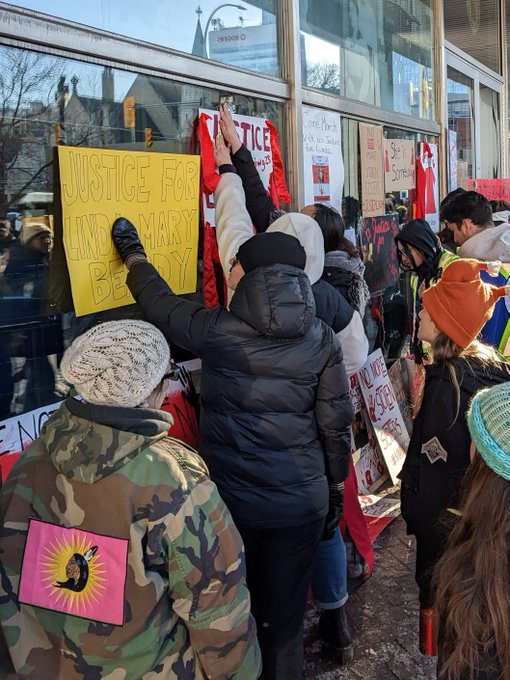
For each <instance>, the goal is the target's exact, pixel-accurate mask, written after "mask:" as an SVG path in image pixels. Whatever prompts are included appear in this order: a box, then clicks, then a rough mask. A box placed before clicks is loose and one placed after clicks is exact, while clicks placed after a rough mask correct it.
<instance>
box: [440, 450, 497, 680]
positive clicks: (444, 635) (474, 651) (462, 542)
mask: <svg viewBox="0 0 510 680" xmlns="http://www.w3.org/2000/svg"><path fill="white" fill-rule="evenodd" d="M460 512H461V517H460V519H459V520H458V522H457V524H456V526H455V528H454V530H453V531H452V534H451V536H450V539H449V541H448V547H447V549H446V551H445V553H444V554H443V556H442V558H441V560H440V561H439V563H438V565H437V567H436V571H435V575H434V584H435V591H436V607H437V610H438V614H439V622H440V625H439V640H438V651H439V655H438V656H439V661H438V678H439V680H442V679H444V680H446V679H448V680H473V679H474V678H476V677H477V671H480V670H484V669H487V666H488V664H490V663H491V662H492V664H493V665H494V664H495V665H496V666H499V667H500V669H501V671H500V672H501V675H498V671H499V669H497V668H494V669H491V670H492V672H493V674H492V675H490V676H489V675H487V677H491V678H494V680H496V678H498V680H500V679H501V680H510V482H508V481H506V480H505V479H503V478H502V477H500V476H499V475H497V474H496V473H495V472H493V471H492V470H491V469H490V468H489V467H487V465H486V464H485V463H484V461H483V459H482V458H481V457H480V456H479V455H477V456H476V457H475V460H474V461H473V463H472V464H471V466H470V468H469V470H468V473H467V475H466V479H465V482H464V495H463V499H462V502H461V506H460Z"/></svg>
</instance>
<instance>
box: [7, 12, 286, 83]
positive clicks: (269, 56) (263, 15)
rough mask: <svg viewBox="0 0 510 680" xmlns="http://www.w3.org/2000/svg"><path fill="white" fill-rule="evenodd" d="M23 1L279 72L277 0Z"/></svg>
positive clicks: (232, 62) (68, 16)
mask: <svg viewBox="0 0 510 680" xmlns="http://www.w3.org/2000/svg"><path fill="white" fill-rule="evenodd" d="M16 4H17V5H19V6H21V7H26V8H29V9H33V10H36V11H38V12H44V13H46V14H50V15H53V16H58V17H61V18H63V19H69V20H71V21H76V22H78V23H80V24H85V25H87V26H92V27H94V28H100V29H104V30H106V31H111V32H113V33H118V34H120V35H124V36H128V37H130V38H137V39H138V40H144V41H146V42H149V43H153V44H156V45H161V46H163V47H170V48H172V49H175V50H179V51H181V52H185V53H186V54H193V55H195V56H198V57H203V58H206V59H214V60H215V61H220V62H222V63H224V64H228V65H229V66H238V67H239V68H243V69H247V70H250V71H257V72H259V73H267V74H268V75H273V76H277V75H279V67H278V46H277V43H278V41H277V32H276V0H252V2H244V1H243V2H221V0H201V1H200V2H199V3H198V2H197V3H186V2H168V0H151V1H150V3H148V5H145V4H143V3H140V2H138V0H123V2H118V0H94V1H89V2H62V0H21V1H20V2H16Z"/></svg>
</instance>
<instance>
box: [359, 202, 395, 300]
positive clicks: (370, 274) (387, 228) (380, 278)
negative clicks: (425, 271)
mask: <svg viewBox="0 0 510 680" xmlns="http://www.w3.org/2000/svg"><path fill="white" fill-rule="evenodd" d="M398 229H399V226H398V216H397V215H383V216H381V217H365V218H362V219H361V221H360V240H361V249H362V252H363V259H364V262H365V280H366V282H367V285H368V287H369V289H370V292H371V293H372V294H374V295H375V294H376V293H378V292H381V291H383V290H384V289H385V288H388V287H389V286H392V285H394V284H395V283H396V281H397V279H398V260H397V246H396V245H395V236H396V235H397V234H398Z"/></svg>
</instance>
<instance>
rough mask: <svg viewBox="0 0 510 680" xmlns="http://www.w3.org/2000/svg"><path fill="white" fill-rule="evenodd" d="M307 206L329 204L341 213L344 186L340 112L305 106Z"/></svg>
mask: <svg viewBox="0 0 510 680" xmlns="http://www.w3.org/2000/svg"><path fill="white" fill-rule="evenodd" d="M303 162H304V169H303V175H304V181H305V205H309V204H310V203H328V204H330V205H332V206H333V207H334V208H336V209H337V210H338V211H339V212H340V211H341V207H342V193H343V188H344V162H343V157H342V134H341V124H340V114H339V113H334V112H332V111H323V110H321V109H314V108H311V107H309V106H303Z"/></svg>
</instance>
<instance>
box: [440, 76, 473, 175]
mask: <svg viewBox="0 0 510 680" xmlns="http://www.w3.org/2000/svg"><path fill="white" fill-rule="evenodd" d="M447 74H448V77H447V80H446V95H447V101H448V130H451V131H452V132H455V133H456V147H457V184H458V186H459V187H464V186H465V180H466V179H467V178H468V177H474V175H473V172H474V170H475V157H474V146H473V142H474V115H473V96H474V95H473V81H472V80H471V78H468V77H467V76H465V75H464V74H462V73H460V72H459V71H456V70H455V69H453V68H451V67H450V66H449V67H448V72H447Z"/></svg>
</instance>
